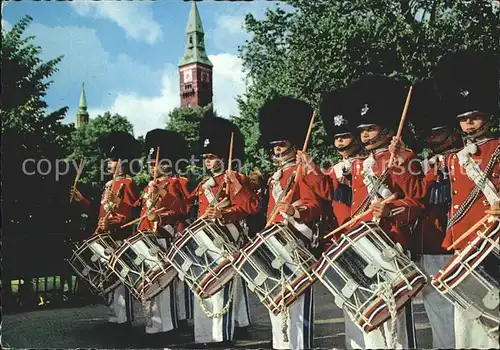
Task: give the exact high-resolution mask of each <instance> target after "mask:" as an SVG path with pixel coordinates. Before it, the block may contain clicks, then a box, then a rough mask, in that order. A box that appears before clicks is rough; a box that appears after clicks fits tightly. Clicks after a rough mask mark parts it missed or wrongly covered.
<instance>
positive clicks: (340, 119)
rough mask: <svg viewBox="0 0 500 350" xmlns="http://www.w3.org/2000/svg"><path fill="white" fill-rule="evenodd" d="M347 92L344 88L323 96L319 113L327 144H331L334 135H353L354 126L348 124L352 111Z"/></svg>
mask: <svg viewBox="0 0 500 350" xmlns="http://www.w3.org/2000/svg"><path fill="white" fill-rule="evenodd" d="M347 92H348V90H346V89H345V88H341V89H336V90H332V91H329V92H326V93H324V94H323V97H322V100H321V104H320V107H319V113H320V115H321V119H322V120H323V127H324V128H325V131H326V135H327V142H328V144H332V143H333V139H334V137H335V135H342V134H354V132H355V126H353V125H352V123H350V120H351V119H352V115H351V114H352V109H349V107H350V101H349V96H348V94H347Z"/></svg>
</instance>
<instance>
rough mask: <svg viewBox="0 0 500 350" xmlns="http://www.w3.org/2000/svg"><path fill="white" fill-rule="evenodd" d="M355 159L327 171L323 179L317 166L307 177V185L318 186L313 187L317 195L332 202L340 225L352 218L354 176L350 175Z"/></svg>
mask: <svg viewBox="0 0 500 350" xmlns="http://www.w3.org/2000/svg"><path fill="white" fill-rule="evenodd" d="M354 159H355V158H350V159H347V160H342V161H340V162H338V163H336V164H334V165H333V166H331V167H330V168H328V169H327V170H326V172H325V173H324V175H325V176H324V177H323V179H320V177H321V174H322V173H321V169H320V168H319V167H318V166H315V169H314V171H313V172H311V173H309V174H308V175H307V176H306V179H307V180H306V182H307V183H313V184H316V185H315V186H314V187H313V189H314V191H315V193H316V194H317V195H318V196H319V197H321V198H323V199H325V200H328V201H329V202H330V205H331V206H332V208H331V210H332V212H333V215H334V217H335V221H336V222H337V223H338V224H339V225H340V224H342V223H344V222H345V221H347V220H348V219H349V218H350V216H351V202H352V175H351V174H350V171H351V169H350V164H352V162H353V161H354ZM344 162H347V163H348V164H345V163H344ZM318 175H319V177H318ZM313 178H315V180H313Z"/></svg>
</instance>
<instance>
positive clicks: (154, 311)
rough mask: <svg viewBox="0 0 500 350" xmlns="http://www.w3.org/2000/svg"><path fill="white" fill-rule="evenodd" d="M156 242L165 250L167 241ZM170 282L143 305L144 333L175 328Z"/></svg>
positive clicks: (172, 294) (174, 310)
mask: <svg viewBox="0 0 500 350" xmlns="http://www.w3.org/2000/svg"><path fill="white" fill-rule="evenodd" d="M156 241H157V242H158V244H159V245H160V246H162V247H163V249H167V240H166V239H165V238H159V237H158V238H156ZM174 283H175V282H172V284H171V285H170V286H168V287H167V288H165V289H164V290H163V291H162V292H161V293H160V294H158V295H157V296H155V297H154V298H153V299H152V300H150V301H146V302H144V303H143V305H142V307H143V312H144V318H145V323H146V325H145V326H146V333H149V334H153V333H161V332H168V331H171V330H172V329H174V328H177V310H176V305H175V293H173V292H172V290H175V286H174V285H173V284H174Z"/></svg>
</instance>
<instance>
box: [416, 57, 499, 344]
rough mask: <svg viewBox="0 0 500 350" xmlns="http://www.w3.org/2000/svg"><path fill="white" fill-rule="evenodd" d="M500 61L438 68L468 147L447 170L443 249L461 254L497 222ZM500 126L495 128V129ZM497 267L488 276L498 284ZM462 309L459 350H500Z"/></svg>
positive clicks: (469, 60) (461, 61) (451, 156)
mask: <svg viewBox="0 0 500 350" xmlns="http://www.w3.org/2000/svg"><path fill="white" fill-rule="evenodd" d="M498 62H499V60H498V57H492V56H488V55H486V54H484V53H479V52H472V51H458V52H455V53H450V54H447V55H445V56H444V57H443V58H442V59H441V60H440V61H439V63H438V66H437V67H436V71H435V78H436V82H437V86H438V91H439V94H440V95H441V96H442V97H443V101H444V103H445V105H446V108H447V109H448V111H449V112H450V113H451V114H452V115H453V116H454V117H455V125H457V126H459V127H460V131H461V134H462V137H463V139H464V143H465V144H464V146H463V147H462V148H461V149H460V150H458V151H455V152H450V153H448V154H447V155H446V156H445V157H444V159H443V160H442V161H443V162H444V165H445V166H446V167H447V168H448V169H449V172H450V179H451V182H450V194H451V206H450V210H449V212H448V218H447V226H446V235H445V237H444V241H443V244H442V246H443V247H444V248H447V249H454V250H458V251H459V250H461V249H463V248H464V247H466V246H467V244H468V242H469V241H470V240H471V239H472V238H474V236H473V235H474V233H471V235H470V236H464V234H465V233H466V232H467V231H468V229H469V228H471V227H472V226H473V225H474V224H475V223H477V222H478V221H479V220H480V219H481V218H482V217H483V216H484V215H485V214H489V215H491V216H492V217H493V219H494V220H498V218H499V216H500V211H499V209H498V205H499V204H498V203H499V202H500V197H499V187H500V181H499V175H498V174H499V171H500V165H499V161H498V159H499V154H500V147H499V140H498V136H497V135H494V134H493V133H492V131H491V127H492V126H493V125H495V126H498V113H499V111H498V109H499V106H498V96H499V90H498V89H499V87H498V81H499V67H498ZM495 122H496V124H494V123H495ZM437 179H438V178H437V177H433V178H432V177H430V176H426V177H425V181H424V182H423V183H424V185H423V186H422V185H417V186H415V187H414V192H415V193H416V194H417V193H419V194H420V193H425V191H424V192H420V191H421V189H422V188H423V189H429V188H432V186H433V184H434V183H435V182H436V181H437ZM497 264H498V261H496V263H495V265H496V266H491V270H489V273H492V275H493V278H496V279H497V280H498V265H497ZM476 318H477V315H476V316H475V315H473V314H470V313H468V312H467V311H465V310H463V309H462V308H460V307H458V306H455V307H454V328H455V347H456V348H497V347H498V339H493V337H490V336H489V335H488V333H487V332H486V330H485V328H484V327H483V325H481V324H480V323H479V322H476Z"/></svg>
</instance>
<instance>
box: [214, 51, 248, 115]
mask: <svg viewBox="0 0 500 350" xmlns="http://www.w3.org/2000/svg"><path fill="white" fill-rule="evenodd" d="M209 58H210V61H212V63H213V65H214V68H213V69H214V70H213V80H214V81H213V84H214V86H213V88H214V107H215V110H216V111H217V113H218V114H219V116H221V117H225V118H228V117H229V116H231V115H239V110H238V104H237V103H236V97H237V96H238V95H240V94H242V93H243V91H244V88H245V82H244V74H243V67H242V61H241V59H240V58H238V57H237V56H235V55H232V54H229V53H221V54H217V55H209Z"/></svg>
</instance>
